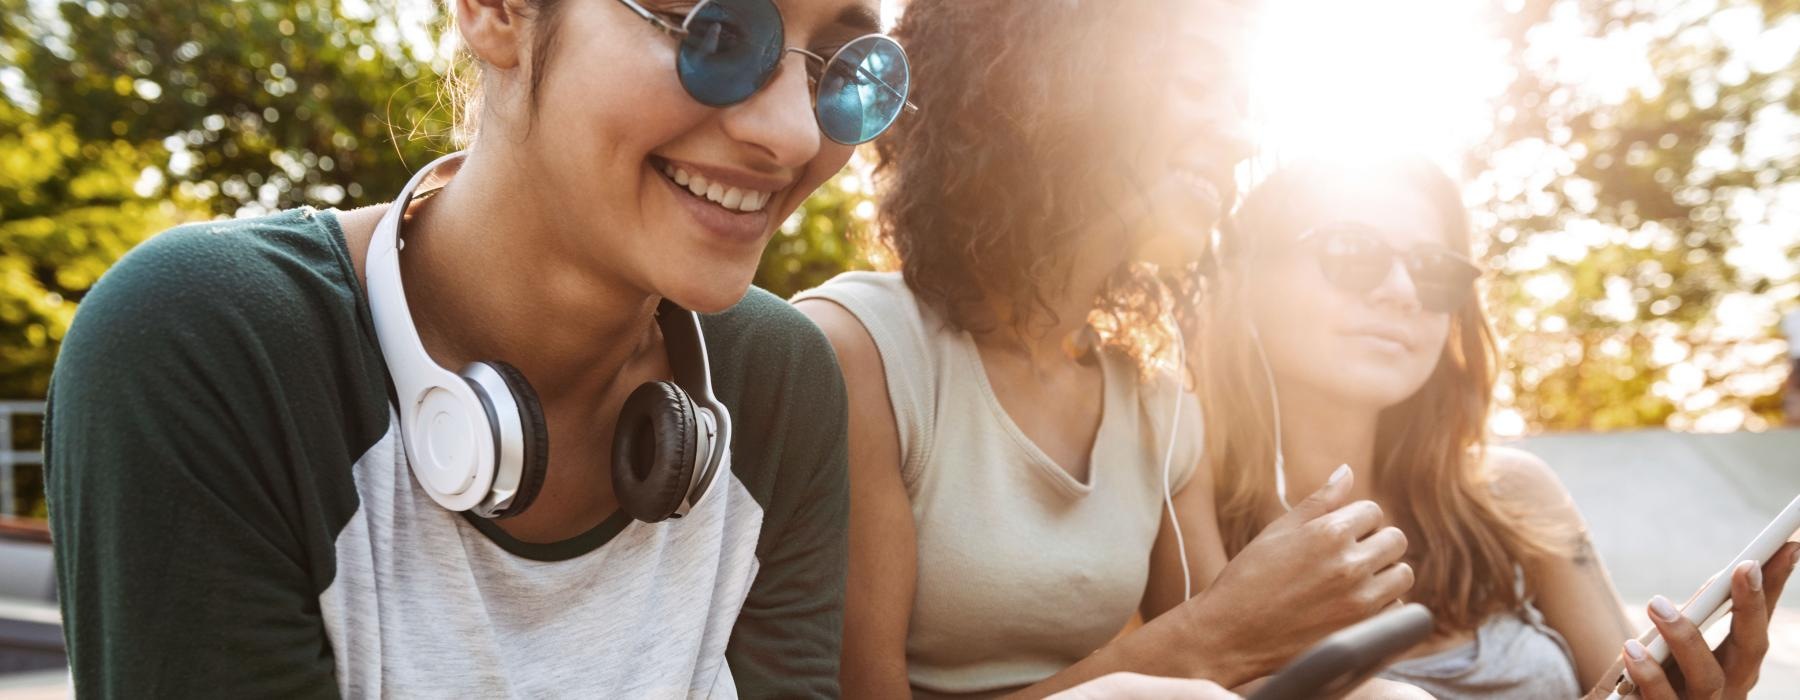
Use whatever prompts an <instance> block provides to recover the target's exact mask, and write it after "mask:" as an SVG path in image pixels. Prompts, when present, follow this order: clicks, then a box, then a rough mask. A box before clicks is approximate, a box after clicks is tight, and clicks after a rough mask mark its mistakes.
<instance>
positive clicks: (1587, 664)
mask: <svg viewBox="0 0 1800 700" xmlns="http://www.w3.org/2000/svg"><path fill="white" fill-rule="evenodd" d="M1487 468H1488V470H1489V473H1490V474H1491V475H1492V476H1493V478H1494V485H1495V490H1496V493H1497V494H1498V495H1499V496H1500V499H1501V503H1502V504H1503V505H1505V506H1507V507H1508V509H1509V510H1511V511H1512V512H1514V513H1517V514H1518V515H1520V516H1522V517H1525V518H1527V519H1529V520H1530V521H1532V522H1534V523H1536V524H1537V527H1539V528H1540V529H1541V531H1543V532H1548V533H1551V534H1553V535H1557V536H1566V539H1563V540H1561V541H1553V542H1552V544H1553V545H1557V546H1560V547H1562V548H1563V549H1564V550H1565V551H1561V552H1556V553H1553V554H1550V555H1548V556H1542V557H1537V558H1534V559H1531V560H1528V561H1525V562H1523V564H1524V566H1525V578H1526V580H1527V582H1528V583H1529V584H1530V587H1531V589H1532V590H1533V591H1535V592H1536V596H1537V601H1536V604H1537V606H1538V609H1539V610H1541V611H1542V612H1543V613H1544V620H1545V621H1546V622H1547V623H1549V625H1550V626H1551V627H1553V628H1555V629H1556V631H1557V632H1558V633H1560V634H1562V636H1563V639H1565V640H1567V641H1568V643H1569V650H1570V651H1571V652H1573V653H1574V655H1575V675H1576V676H1577V677H1578V678H1579V679H1580V681H1581V687H1583V688H1589V687H1593V685H1594V684H1595V683H1598V682H1599V681H1600V677H1601V675H1603V674H1604V673H1605V672H1606V670H1607V669H1608V668H1609V667H1611V666H1612V665H1613V662H1614V661H1616V660H1617V659H1618V657H1619V645H1620V644H1621V643H1623V642H1624V640H1626V639H1630V638H1632V637H1636V636H1637V635H1638V630H1637V629H1636V628H1635V627H1633V626H1632V624H1631V621H1630V619H1629V618H1627V617H1626V616H1625V606H1624V602H1623V601H1622V600H1620V598H1619V591H1618V589H1617V588H1615V587H1614V586H1613V582H1612V577H1611V576H1610V575H1608V574H1607V571H1606V565H1605V564H1603V563H1601V561H1600V554H1599V552H1597V551H1595V550H1594V544H1593V541H1592V540H1591V539H1589V537H1588V530H1587V523H1586V521H1584V520H1582V518H1581V512H1580V511H1579V510H1578V509H1576V507H1575V502H1574V500H1573V499H1571V498H1570V497H1569V492H1568V490H1567V489H1565V488H1563V485H1562V482H1561V481H1560V480H1558V479H1557V478H1556V474H1555V473H1554V472H1551V471H1550V467H1549V466H1547V465H1545V464H1544V461H1543V460H1541V459H1538V458H1537V457H1536V456H1534V455H1532V454H1530V453H1527V452H1524V451H1521V450H1515V449H1511V448H1503V447H1496V448H1491V449H1490V450H1489V452H1488V459H1487Z"/></svg>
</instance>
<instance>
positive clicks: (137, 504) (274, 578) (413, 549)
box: [47, 0, 910, 697]
mask: <svg viewBox="0 0 1800 700" xmlns="http://www.w3.org/2000/svg"><path fill="white" fill-rule="evenodd" d="M452 9H453V11H454V13H455V18H456V26H457V29H458V31H459V33H460V37H461V40H462V43H463V45H464V46H465V48H466V50H467V54H468V55H469V56H470V57H471V58H472V61H473V62H472V66H473V67H474V69H475V70H476V80H477V85H478V88H479V92H478V98H472V99H471V101H470V103H469V104H470V105H471V106H470V108H469V110H468V117H469V118H470V121H471V122H473V121H475V120H477V119H478V124H479V130H478V132H477V134H476V136H475V137H474V138H473V142H472V143H471V144H470V145H469V147H468V150H467V151H465V152H462V153H458V154H453V155H451V156H448V157H446V158H444V159H441V160H440V161H438V162H436V163H433V164H432V165H430V166H427V167H425V168H424V169H423V170H421V171H420V172H419V173H418V175H417V176H416V177H415V178H414V181H413V182H412V183H410V184H408V185H407V187H406V188H405V190H404V191H403V192H401V193H397V194H399V195H400V197H399V198H398V199H397V200H396V201H395V202H394V203H393V204H390V205H378V206H371V207H366V208H362V209H356V210H352V211H334V210H314V209H310V208H303V209H299V210H294V211H285V212H278V213H275V214H271V215H268V216H262V217H257V218H249V219H242V220H237V221H224V222H214V223H209V224H201V225H195V226H188V227H182V228H178V229H175V230H172V231H169V232H166V233H163V234H161V235H158V236H156V237H155V238H153V239H152V240H150V241H149V242H147V243H145V244H144V245H143V246H142V247H140V248H139V249H137V250H135V251H133V252H132V253H131V254H129V255H128V256H126V257H125V259H124V260H122V261H121V262H120V263H119V264H118V266H117V267H115V268H114V269H113V270H111V271H110V272H109V273H108V274H107V275H106V277H105V278H104V279H102V280H101V281H100V282H99V284H97V285H96V286H95V288H94V290H93V292H92V293H91V294H90V295H89V296H88V297H87V298H86V299H85V300H84V301H83V304H82V307H81V312H80V314H79V317H78V318H77V320H76V321H75V323H74V326H73V328H72V329H71V331H70V333H69V335H68V337H67V340H66V344H65V345H64V348H63V354H62V356H61V358H60V361H59V364H58V366H57V368H56V374H55V381H54V382H53V385H52V389H51V396H50V410H49V414H48V432H49V439H48V447H47V453H48V465H49V473H50V484H49V486H50V488H49V495H50V503H51V514H52V527H53V531H54V532H55V535H56V548H57V560H58V564H59V575H58V580H59V585H60V586H61V588H60V592H61V600H62V602H63V610H64V617H65V621H66V623H65V624H66V630H67V638H68V650H69V657H70V662H71V670H72V673H73V676H74V683H75V688H76V690H77V692H79V693H80V694H82V695H83V696H121V695H127V696H143V695H153V696H174V697H181V696H214V695H223V696H231V697H325V696H334V695H343V696H357V697H361V696H369V697H374V696H401V697H541V696H564V695H580V696H593V695H604V696H615V697H680V696H724V697H731V696H737V695H748V696H760V697H772V696H779V697H801V696H832V695H835V694H836V693H837V669H838V661H839V646H840V634H841V632H840V627H839V626H840V615H841V608H842V596H843V581H844V571H845V556H846V542H845V526H846V525H845V519H846V507H847V486H846V465H845V459H846V456H845V449H846V447H845V428H844V424H845V410H846V407H845V399H844V393H843V392H844V390H843V386H842V384H841V380H840V377H839V375H838V372H837V371H836V365H835V364H834V360H833V357H832V353H831V348H830V346H829V345H828V344H827V342H826V340H825V339H824V337H823V336H821V335H820V334H819V332H818V330H817V328H816V327H814V326H813V325H812V324H811V323H809V322H808V321H807V320H806V319H805V318H804V317H803V316H801V315H800V314H798V313H797V312H795V311H793V309H792V308H791V307H789V306H787V305H786V304H785V303H784V302H782V301H781V300H779V299H776V298H774V297H771V296H770V295H768V294H767V293H765V292H762V291H760V290H756V289H750V288H749V284H750V280H751V276H752V274H753V273H754V271H755V269H756V265H757V262H758V259H759V257H760V253H761V251H762V248H763V246H764V244H765V243H766V242H767V241H768V240H769V237H770V236H771V234H772V233H773V231H774V230H775V227H776V226H777V225H778V224H779V223H780V222H781V221H782V220H783V219H784V218H786V217H787V216H788V215H789V214H790V213H791V212H793V211H794V210H795V209H796V208H797V207H798V206H799V205H800V203H801V201H802V200H804V199H805V198H806V197H807V196H808V194H809V193H811V192H812V191H813V189H814V188H816V187H817V186H818V185H819V184H820V183H822V182H824V181H825V180H826V179H827V178H828V177H830V176H831V175H832V174H833V173H835V172H837V170H838V169H839V168H840V167H842V166H843V165H844V164H845V162H846V161H847V160H848V159H849V157H850V153H851V145H853V144H857V143H862V142H865V141H868V140H870V139H873V138H875V137H876V136H877V135H879V134H880V133H881V132H882V131H884V130H885V129H886V128H887V127H888V126H889V125H890V124H892V123H893V122H894V121H895V120H896V119H897V118H899V116H900V114H901V112H902V111H903V109H904V108H905V106H906V105H907V101H906V98H907V92H908V90H909V89H910V79H909V73H908V66H907V63H906V57H905V54H904V53H903V52H902V51H901V50H900V47H899V46H898V45H897V44H895V43H894V42H893V41H892V40H890V39H888V38H887V37H885V36H882V35H880V34H879V33H877V32H878V26H879V25H878V22H877V11H878V6H877V3H876V2H875V1H874V0H782V2H781V3H780V5H779V10H778V9H777V5H776V4H775V3H774V2H772V1H771V0H703V1H702V2H699V3H694V2H670V1H666V0H582V1H579V2H577V1H573V0H564V1H557V0H455V2H454V3H453V7H452ZM457 368H463V369H461V370H458V369H457Z"/></svg>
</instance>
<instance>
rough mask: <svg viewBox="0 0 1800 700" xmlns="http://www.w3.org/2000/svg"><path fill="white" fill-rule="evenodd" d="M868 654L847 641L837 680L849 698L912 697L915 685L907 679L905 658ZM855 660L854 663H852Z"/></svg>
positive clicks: (845, 641)
mask: <svg viewBox="0 0 1800 700" xmlns="http://www.w3.org/2000/svg"><path fill="white" fill-rule="evenodd" d="M894 656H895V655H892V654H865V653H863V652H861V651H860V650H858V649H857V648H856V646H855V645H853V644H851V643H850V640H848V639H846V640H844V666H843V670H842V671H841V674H840V676H839V678H838V680H839V686H840V687H842V688H843V692H844V697H847V698H873V699H876V700H880V699H883V698H896V699H900V700H904V699H905V698H910V697H912V684H911V682H910V681H908V680H907V677H906V655H905V653H904V652H902V653H900V654H899V655H898V657H897V658H894ZM853 659H854V660H853Z"/></svg>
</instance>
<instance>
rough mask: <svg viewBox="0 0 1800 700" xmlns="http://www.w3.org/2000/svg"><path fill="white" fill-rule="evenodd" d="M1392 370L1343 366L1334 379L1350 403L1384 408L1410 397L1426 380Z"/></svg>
mask: <svg viewBox="0 0 1800 700" xmlns="http://www.w3.org/2000/svg"><path fill="white" fill-rule="evenodd" d="M1391 370H1392V368H1388V367H1381V368H1375V367H1355V366H1349V367H1344V368H1342V373H1341V374H1339V375H1338V378H1337V380H1336V382H1335V383H1336V384H1337V385H1338V391H1337V392H1336V393H1337V394H1338V396H1340V397H1341V398H1342V399H1343V400H1345V401H1348V402H1350V403H1355V404H1358V405H1362V406H1371V407H1377V408H1382V409H1386V408H1391V407H1393V406H1398V405H1400V404H1401V403H1404V402H1405V401H1406V400H1407V399H1409V398H1412V395H1413V394H1416V393H1418V392H1419V390H1420V389H1422V388H1424V387H1425V382H1426V380H1427V379H1429V377H1415V376H1412V375H1410V374H1407V373H1402V372H1394V371H1391Z"/></svg>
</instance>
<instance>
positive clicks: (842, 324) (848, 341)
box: [794, 299, 887, 390]
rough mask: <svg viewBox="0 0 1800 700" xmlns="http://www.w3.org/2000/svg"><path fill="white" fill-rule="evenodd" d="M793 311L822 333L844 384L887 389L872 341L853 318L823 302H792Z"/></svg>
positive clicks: (803, 300)
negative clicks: (836, 360) (803, 316)
mask: <svg viewBox="0 0 1800 700" xmlns="http://www.w3.org/2000/svg"><path fill="white" fill-rule="evenodd" d="M794 308H795V309H798V310H799V311H800V313H801V314H804V315H805V316H806V317H807V318H808V319H811V320H812V322H813V323H814V324H815V325H817V326H818V327H819V330H821V331H823V332H824V333H825V339H826V340H828V341H830V342H831V349H832V350H833V351H834V352H836V353H837V356H838V366H839V367H840V368H841V369H842V370H843V372H844V381H845V382H846V383H847V384H850V385H851V386H880V387H882V389H883V390H885V389H886V388H887V378H886V376H885V375H883V374H882V367H881V353H880V352H879V351H878V350H877V349H876V347H875V338H874V337H873V336H870V335H869V329H867V328H865V327H863V324H862V321H861V320H859V319H857V317H856V314H853V313H850V310H849V309H846V308H844V307H842V306H839V305H838V304H837V303H836V302H832V301H829V300H826V299H802V300H800V301H798V302H795V304H794Z"/></svg>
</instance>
